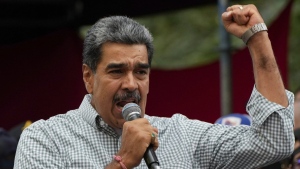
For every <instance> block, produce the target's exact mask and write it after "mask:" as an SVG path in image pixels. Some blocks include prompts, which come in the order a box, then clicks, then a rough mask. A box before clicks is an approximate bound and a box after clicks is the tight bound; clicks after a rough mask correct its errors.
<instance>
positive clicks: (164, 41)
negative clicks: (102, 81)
mask: <svg viewBox="0 0 300 169" xmlns="http://www.w3.org/2000/svg"><path fill="white" fill-rule="evenodd" d="M287 2H288V0H276V1H275V0H264V1H261V0H235V1H231V4H255V5H256V6H257V8H258V9H259V11H260V13H261V15H262V16H263V18H264V20H265V22H266V23H267V25H269V24H270V23H271V22H272V21H273V20H274V19H276V17H277V15H278V14H279V13H280V12H281V10H282V9H283V7H285V5H286V3H287ZM135 19H136V20H138V21H139V22H140V23H142V24H144V25H145V26H146V27H147V28H149V30H150V32H151V33H152V35H153V37H154V46H155V53H154V58H153V67H155V68H160V69H183V68H188V67H195V66H200V65H203V64H208V63H211V62H213V61H215V60H217V59H219V51H218V48H219V45H220V44H219V42H220V39H219V38H220V34H219V18H218V9H217V6H216V5H206V6H200V7H195V8H191V9H185V10H180V11H173V12H168V13H161V14H156V15H151V16H145V17H139V18H135ZM299 27H300V1H298V0H295V1H294V4H293V10H292V17H291V30H290V36H289V57H288V58H289V62H288V63H289V66H288V67H289V89H290V90H292V91H293V90H295V89H296V88H297V87H298V86H300V57H299V53H300V51H299V50H300V47H299V46H300V40H299V38H300V29H299ZM88 28H89V27H83V29H82V30H81V32H80V34H81V36H84V35H85V32H86V31H87V29H88ZM231 45H232V48H233V49H238V48H241V47H244V44H243V42H242V41H241V40H240V39H239V38H236V37H233V36H231Z"/></svg>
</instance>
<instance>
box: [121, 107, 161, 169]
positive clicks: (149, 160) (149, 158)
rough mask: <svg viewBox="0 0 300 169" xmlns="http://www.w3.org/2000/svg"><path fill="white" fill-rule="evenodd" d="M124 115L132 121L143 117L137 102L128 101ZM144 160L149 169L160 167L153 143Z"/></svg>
mask: <svg viewBox="0 0 300 169" xmlns="http://www.w3.org/2000/svg"><path fill="white" fill-rule="evenodd" d="M122 116H123V118H124V119H125V120H126V121H132V120H135V119H138V118H141V109H140V107H139V106H138V105H137V104H135V103H127V104H126V105H125V106H124V107H123V109H122ZM144 160H145V162H146V164H147V166H148V168H149V169H160V167H159V162H158V159H157V157H156V154H155V152H154V150H153V147H152V144H150V145H149V147H148V148H147V150H146V152H145V154H144Z"/></svg>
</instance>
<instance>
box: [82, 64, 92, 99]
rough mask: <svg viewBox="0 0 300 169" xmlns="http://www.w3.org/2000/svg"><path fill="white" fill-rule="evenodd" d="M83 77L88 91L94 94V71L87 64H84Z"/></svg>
mask: <svg viewBox="0 0 300 169" xmlns="http://www.w3.org/2000/svg"><path fill="white" fill-rule="evenodd" d="M82 78H83V82H84V85H85V88H86V91H87V92H88V93H89V94H93V86H94V73H93V71H92V69H91V68H90V67H89V66H88V65H86V64H83V65H82Z"/></svg>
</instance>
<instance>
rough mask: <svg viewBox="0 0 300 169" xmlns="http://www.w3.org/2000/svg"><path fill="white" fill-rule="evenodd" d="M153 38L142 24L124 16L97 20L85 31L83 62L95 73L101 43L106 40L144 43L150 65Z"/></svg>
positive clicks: (99, 56) (100, 53)
mask: <svg viewBox="0 0 300 169" xmlns="http://www.w3.org/2000/svg"><path fill="white" fill-rule="evenodd" d="M152 41H153V38H152V36H151V34H150V32H149V31H148V29H146V28H145V27H144V26H143V25H141V24H139V23H138V22H136V21H134V20H132V19H130V18H128V17H126V16H111V17H105V18H102V19H100V20H98V21H97V22H96V23H95V24H94V25H93V26H92V27H91V28H90V30H89V31H88V32H87V35H86V38H85V40H84V44H83V63H84V64H87V65H88V66H89V67H90V68H91V70H92V71H93V72H94V73H95V72H96V70H97V65H98V63H99V62H100V61H101V55H102V52H103V51H102V45H103V44H104V43H106V42H113V43H123V44H144V45H145V46H146V48H147V52H148V63H149V65H150V66H151V60H152V56H153V51H154V49H153V43H152Z"/></svg>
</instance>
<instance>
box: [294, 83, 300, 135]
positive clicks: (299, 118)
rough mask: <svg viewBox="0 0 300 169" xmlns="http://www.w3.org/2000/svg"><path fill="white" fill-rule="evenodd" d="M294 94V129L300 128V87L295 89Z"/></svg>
mask: <svg viewBox="0 0 300 169" xmlns="http://www.w3.org/2000/svg"><path fill="white" fill-rule="evenodd" d="M294 95H295V101H294V119H295V120H294V123H295V125H294V129H298V128H300V87H299V88H297V89H296V90H295V92H294Z"/></svg>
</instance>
